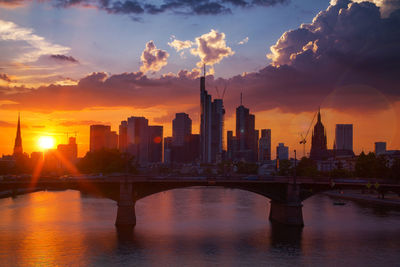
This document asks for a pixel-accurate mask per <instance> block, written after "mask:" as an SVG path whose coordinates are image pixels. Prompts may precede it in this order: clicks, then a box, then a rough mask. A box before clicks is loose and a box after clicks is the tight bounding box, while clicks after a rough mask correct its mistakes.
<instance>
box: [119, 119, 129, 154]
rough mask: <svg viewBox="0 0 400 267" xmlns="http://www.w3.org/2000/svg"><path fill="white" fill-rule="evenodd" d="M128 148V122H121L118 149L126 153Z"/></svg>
mask: <svg viewBox="0 0 400 267" xmlns="http://www.w3.org/2000/svg"><path fill="white" fill-rule="evenodd" d="M127 147H128V122H127V121H121V124H120V125H119V139H118V149H119V151H121V152H126V150H127Z"/></svg>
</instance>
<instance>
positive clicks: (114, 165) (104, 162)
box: [77, 149, 136, 173]
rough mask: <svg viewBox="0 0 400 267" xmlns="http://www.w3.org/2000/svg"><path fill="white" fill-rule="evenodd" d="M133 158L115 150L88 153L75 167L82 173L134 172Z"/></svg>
mask: <svg viewBox="0 0 400 267" xmlns="http://www.w3.org/2000/svg"><path fill="white" fill-rule="evenodd" d="M133 159H134V157H133V156H132V155H130V154H128V153H121V152H119V151H118V150H116V149H102V150H99V151H96V152H88V153H86V155H85V157H84V158H82V159H81V160H80V161H79V162H78V164H77V166H78V169H79V170H80V171H81V172H83V173H111V172H136V168H135V166H134V165H133Z"/></svg>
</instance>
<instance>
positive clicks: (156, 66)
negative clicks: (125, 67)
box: [140, 41, 169, 73]
mask: <svg viewBox="0 0 400 267" xmlns="http://www.w3.org/2000/svg"><path fill="white" fill-rule="evenodd" d="M168 57H169V54H168V52H166V51H164V50H161V49H157V47H156V45H155V44H154V42H153V41H149V42H148V43H147V44H146V48H145V49H144V50H143V53H142V56H141V57H140V59H141V61H142V63H143V65H142V66H141V67H140V71H142V72H143V73H146V72H148V71H159V70H160V69H161V68H162V67H164V66H165V65H167V59H168Z"/></svg>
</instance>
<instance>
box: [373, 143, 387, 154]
mask: <svg viewBox="0 0 400 267" xmlns="http://www.w3.org/2000/svg"><path fill="white" fill-rule="evenodd" d="M385 153H386V142H375V155H377V156H379V155H382V154H385Z"/></svg>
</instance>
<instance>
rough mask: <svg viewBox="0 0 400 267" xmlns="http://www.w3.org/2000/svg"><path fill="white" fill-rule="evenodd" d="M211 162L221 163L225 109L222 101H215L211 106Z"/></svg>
mask: <svg viewBox="0 0 400 267" xmlns="http://www.w3.org/2000/svg"><path fill="white" fill-rule="evenodd" d="M211 107H212V108H211V110H212V117H211V120H212V121H211V162H213V163H215V162H221V161H222V148H223V134H224V133H223V131H224V116H225V109H224V104H223V102H222V99H215V100H214V101H213V102H212V105H211Z"/></svg>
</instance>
